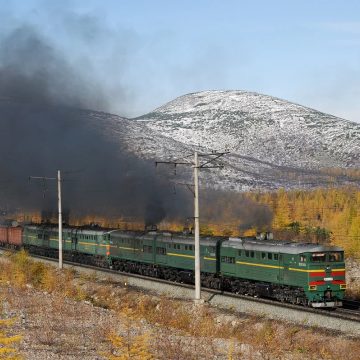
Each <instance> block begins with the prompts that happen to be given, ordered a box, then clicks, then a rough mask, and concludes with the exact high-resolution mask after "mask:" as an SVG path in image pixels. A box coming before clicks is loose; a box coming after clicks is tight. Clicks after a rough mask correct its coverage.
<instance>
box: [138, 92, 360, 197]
mask: <svg viewBox="0 0 360 360" xmlns="http://www.w3.org/2000/svg"><path fill="white" fill-rule="evenodd" d="M133 120H134V122H137V123H142V124H143V126H144V127H145V128H146V129H147V131H151V132H156V133H158V134H161V136H163V137H167V138H169V139H173V140H176V141H179V142H181V143H183V144H186V145H187V146H190V147H192V148H195V147H196V148H199V149H201V150H202V151H209V150H213V149H215V150H223V149H224V148H228V149H229V150H230V152H231V155H229V156H227V159H228V164H229V166H228V168H227V170H225V171H224V172H223V176H222V177H223V180H225V182H226V183H228V185H229V184H230V183H233V184H232V185H230V186H232V187H234V188H236V189H238V190H242V189H246V188H248V187H250V188H253V187H259V186H260V187H266V188H272V189H275V188H277V187H279V186H284V187H287V188H294V187H317V186H319V185H320V184H322V183H323V181H325V182H326V179H322V174H321V173H318V169H319V168H322V167H342V168H347V167H356V166H358V165H359V157H360V152H359V150H360V143H359V140H360V124H357V123H353V122H350V121H347V120H344V119H340V118H337V117H335V116H332V115H328V114H325V113H322V112H319V111H316V110H313V109H310V108H307V107H304V106H301V105H298V104H294V103H291V102H289V101H285V100H282V99H278V98H275V97H272V96H267V95H262V94H257V93H254V92H248V91H204V92H198V93H193V94H188V95H184V96H181V97H179V98H176V99H175V100H173V101H171V102H169V103H167V104H165V105H163V106H161V107H159V108H157V109H155V110H154V111H152V112H150V113H148V114H146V115H143V116H140V117H138V118H135V119H133ZM158 156H161V154H160V153H159V154H158ZM276 172H277V173H278V172H282V173H287V174H295V176H292V179H289V178H287V177H286V176H285V178H284V179H282V178H281V177H279V176H278V174H276ZM225 178H228V179H231V180H230V181H226V179H225ZM214 181H215V179H214Z"/></svg>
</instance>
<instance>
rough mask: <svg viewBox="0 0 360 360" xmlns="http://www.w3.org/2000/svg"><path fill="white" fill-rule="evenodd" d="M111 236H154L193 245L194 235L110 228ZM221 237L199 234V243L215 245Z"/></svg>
mask: <svg viewBox="0 0 360 360" xmlns="http://www.w3.org/2000/svg"><path fill="white" fill-rule="evenodd" d="M109 233H110V236H111V237H119V238H123V239H128V238H129V239H139V238H140V239H142V240H153V239H154V238H155V237H156V241H158V242H161V243H177V244H189V245H194V242H195V237H194V235H192V234H189V235H183V234H182V233H175V232H170V231H149V232H147V233H144V232H143V231H123V230H112V231H109ZM220 239H223V238H220V237H215V236H211V237H209V236H204V235H200V244H201V245H203V246H216V244H217V242H218V241H219V240H220Z"/></svg>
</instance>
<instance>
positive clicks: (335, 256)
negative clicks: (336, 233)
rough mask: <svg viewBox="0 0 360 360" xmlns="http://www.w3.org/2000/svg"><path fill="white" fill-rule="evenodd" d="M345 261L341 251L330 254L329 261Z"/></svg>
mask: <svg viewBox="0 0 360 360" xmlns="http://www.w3.org/2000/svg"><path fill="white" fill-rule="evenodd" d="M342 260H343V253H342V252H340V251H337V252H331V253H329V261H331V262H338V261H342Z"/></svg>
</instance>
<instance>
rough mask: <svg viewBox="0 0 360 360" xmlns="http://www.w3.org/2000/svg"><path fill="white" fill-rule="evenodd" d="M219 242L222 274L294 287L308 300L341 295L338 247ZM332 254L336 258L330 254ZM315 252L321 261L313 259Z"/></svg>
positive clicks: (342, 279) (341, 261) (342, 270)
mask: <svg viewBox="0 0 360 360" xmlns="http://www.w3.org/2000/svg"><path fill="white" fill-rule="evenodd" d="M237 240H239V241H237ZM223 245H224V246H222V247H221V250H220V268H221V274H222V275H223V276H230V277H239V278H244V279H250V280H253V281H258V282H265V283H271V284H273V285H274V286H280V287H284V286H289V287H292V288H298V289H301V290H302V291H304V292H305V293H306V296H307V298H308V299H309V300H310V301H312V302H321V301H323V300H324V298H325V297H331V298H336V299H337V300H341V299H343V297H344V292H345V288H346V284H345V262H344V253H343V249H341V248H338V247H334V246H321V245H317V244H300V243H290V242H285V241H284V242H277V243H276V244H275V243H274V244H272V243H271V242H266V241H263V242H255V241H246V240H245V239H243V240H241V239H235V240H233V241H232V242H231V241H227V242H223ZM302 250H305V251H304V252H302ZM334 253H336V254H338V256H339V258H338V259H335V258H334V257H331V256H330V254H334ZM318 255H321V256H320V257H321V262H317V261H318V260H319V259H320V257H319V256H318ZM326 294H327V295H326Z"/></svg>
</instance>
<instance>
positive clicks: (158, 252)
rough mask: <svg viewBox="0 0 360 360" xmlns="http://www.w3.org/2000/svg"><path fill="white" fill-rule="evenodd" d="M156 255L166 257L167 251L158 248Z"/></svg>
mask: <svg viewBox="0 0 360 360" xmlns="http://www.w3.org/2000/svg"><path fill="white" fill-rule="evenodd" d="M156 254H158V255H166V249H165V248H161V247H157V248H156Z"/></svg>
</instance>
